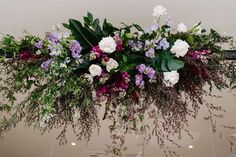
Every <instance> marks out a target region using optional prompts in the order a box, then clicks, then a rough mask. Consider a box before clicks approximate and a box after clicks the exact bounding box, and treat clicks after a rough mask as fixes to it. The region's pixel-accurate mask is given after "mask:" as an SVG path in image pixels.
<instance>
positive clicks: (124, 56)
mask: <svg viewBox="0 0 236 157" xmlns="http://www.w3.org/2000/svg"><path fill="white" fill-rule="evenodd" d="M123 61H124V62H125V63H127V62H128V57H127V56H126V55H123Z"/></svg>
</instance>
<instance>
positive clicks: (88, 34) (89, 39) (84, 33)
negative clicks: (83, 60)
mask: <svg viewBox="0 0 236 157" xmlns="http://www.w3.org/2000/svg"><path fill="white" fill-rule="evenodd" d="M69 26H70V30H71V32H72V34H73V35H74V36H75V38H76V40H78V41H79V42H80V44H81V45H82V47H83V48H85V49H86V48H91V47H92V46H93V45H95V44H97V43H98V42H99V40H100V38H99V37H98V36H97V35H96V34H95V33H94V32H93V31H92V30H91V29H90V28H87V27H83V25H82V24H81V23H80V22H79V21H77V20H74V19H70V20H69Z"/></svg>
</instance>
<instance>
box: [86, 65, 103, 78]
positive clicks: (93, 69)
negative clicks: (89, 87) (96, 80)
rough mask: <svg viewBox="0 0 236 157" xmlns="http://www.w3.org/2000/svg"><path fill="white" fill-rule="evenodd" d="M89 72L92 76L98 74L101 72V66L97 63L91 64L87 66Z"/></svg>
mask: <svg viewBox="0 0 236 157" xmlns="http://www.w3.org/2000/svg"><path fill="white" fill-rule="evenodd" d="M89 72H90V74H91V75H92V76H93V77H94V76H100V75H101V73H102V68H101V67H100V66H99V65H96V64H92V65H90V67H89Z"/></svg>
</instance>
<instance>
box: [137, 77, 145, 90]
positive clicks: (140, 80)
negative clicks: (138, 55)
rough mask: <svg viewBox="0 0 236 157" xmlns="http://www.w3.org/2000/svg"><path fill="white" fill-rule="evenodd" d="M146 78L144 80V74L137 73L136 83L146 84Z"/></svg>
mask: <svg viewBox="0 0 236 157" xmlns="http://www.w3.org/2000/svg"><path fill="white" fill-rule="evenodd" d="M144 84H145V83H144V80H143V75H142V74H137V75H135V85H136V86H139V87H143V86H144Z"/></svg>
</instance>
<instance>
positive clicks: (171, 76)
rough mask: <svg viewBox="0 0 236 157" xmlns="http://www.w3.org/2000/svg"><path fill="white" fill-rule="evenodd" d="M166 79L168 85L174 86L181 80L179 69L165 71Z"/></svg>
mask: <svg viewBox="0 0 236 157" xmlns="http://www.w3.org/2000/svg"><path fill="white" fill-rule="evenodd" d="M164 80H165V84H166V86H168V87H172V86H174V85H175V84H176V83H177V82H178V81H179V73H178V72H177V71H171V72H164Z"/></svg>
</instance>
